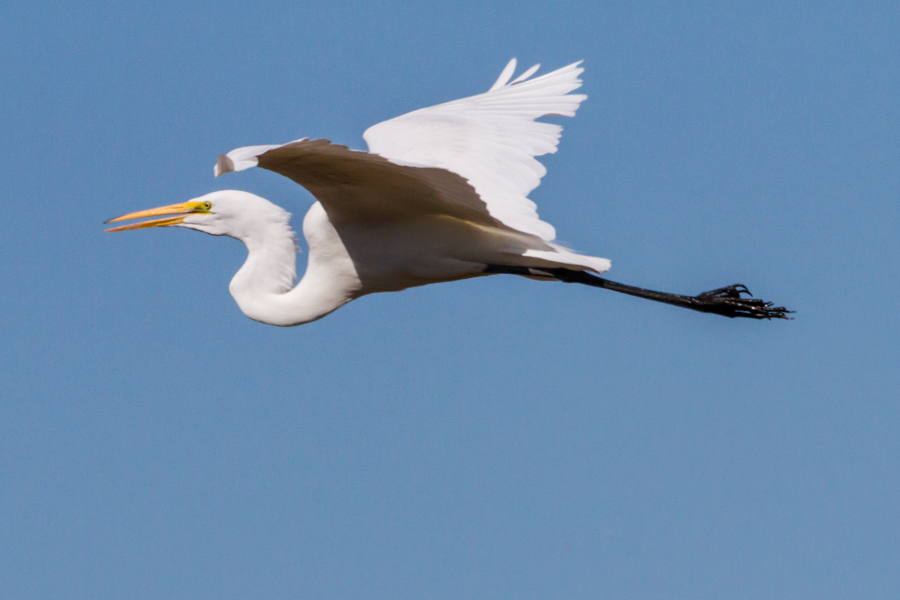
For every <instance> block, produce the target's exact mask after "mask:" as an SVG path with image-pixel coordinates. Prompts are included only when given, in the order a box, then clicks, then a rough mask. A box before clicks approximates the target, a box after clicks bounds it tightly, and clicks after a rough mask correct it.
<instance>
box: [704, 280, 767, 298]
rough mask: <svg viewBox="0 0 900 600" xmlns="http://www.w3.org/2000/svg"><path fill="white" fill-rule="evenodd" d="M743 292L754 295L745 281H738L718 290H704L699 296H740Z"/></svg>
mask: <svg viewBox="0 0 900 600" xmlns="http://www.w3.org/2000/svg"><path fill="white" fill-rule="evenodd" d="M741 294H747V295H748V296H750V297H752V296H753V294H751V293H750V290H748V289H747V286H746V285H744V284H743V283H736V284H734V285H729V286H727V287H723V288H719V289H717V290H710V291H708V292H703V293H702V294H700V295H699V296H697V297H698V298H740V297H741Z"/></svg>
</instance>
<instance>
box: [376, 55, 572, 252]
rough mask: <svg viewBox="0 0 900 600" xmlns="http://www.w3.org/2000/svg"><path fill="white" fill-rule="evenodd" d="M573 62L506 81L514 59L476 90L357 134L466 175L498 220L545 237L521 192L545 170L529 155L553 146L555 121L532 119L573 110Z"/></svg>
mask: <svg viewBox="0 0 900 600" xmlns="http://www.w3.org/2000/svg"><path fill="white" fill-rule="evenodd" d="M580 65H581V62H577V63H573V64H571V65H569V66H566V67H563V68H561V69H558V70H556V71H553V72H551V73H547V74H546V75H542V76H540V77H536V78H533V79H529V77H530V76H531V75H532V74H533V73H534V72H535V70H536V68H534V67H532V68H531V69H529V70H528V71H526V72H525V73H523V74H522V75H520V76H519V77H518V78H516V79H515V80H513V81H512V83H507V82H508V81H509V80H510V78H511V77H512V75H513V72H514V70H515V61H514V60H513V61H510V64H509V65H507V67H506V68H505V69H504V70H503V73H501V75H500V78H499V79H498V80H497V82H496V83H495V84H494V86H493V87H492V88H491V89H490V90H489V91H488V92H485V93H483V94H479V95H476V96H471V97H468V98H462V99H460V100H454V101H452V102H447V103H445V104H439V105H437V106H432V107H429V108H423V109H420V110H416V111H413V112H411V113H407V114H405V115H402V116H399V117H396V118H394V119H390V120H388V121H384V122H382V123H379V124H377V125H374V126H372V127H370V128H369V129H368V130H366V132H365V133H364V134H363V138H364V139H365V140H366V143H367V144H368V145H369V150H370V151H371V152H374V153H375V154H378V155H380V156H383V157H385V158H388V159H390V160H391V161H393V162H396V163H401V164H415V165H422V166H428V167H438V168H441V169H446V170H448V171H452V172H453V173H457V174H459V175H460V176H462V177H463V178H464V179H465V180H467V181H468V182H469V183H470V184H471V185H472V187H473V188H474V189H475V191H476V192H477V194H478V196H480V198H481V199H482V200H483V202H484V203H485V205H486V206H487V211H488V212H489V213H490V215H492V216H493V217H495V218H496V219H498V220H499V221H501V222H502V223H504V224H505V225H507V226H509V227H511V228H513V229H516V230H519V231H523V232H525V233H531V234H534V235H537V236H539V237H541V238H543V239H544V240H547V241H550V240H553V239H554V237H555V236H556V232H555V230H554V229H553V226H552V225H550V224H549V223H546V222H545V221H542V220H541V219H540V217H538V214H537V205H535V204H534V202H532V201H531V200H529V199H528V194H529V193H530V192H531V191H532V190H533V189H534V188H536V187H537V186H538V185H540V182H541V178H542V177H543V176H544V175H545V174H546V172H547V170H546V169H545V168H544V166H543V165H542V164H541V163H540V162H538V161H537V160H536V158H535V157H537V156H542V155H544V154H551V153H554V152H556V147H557V145H558V144H559V137H560V134H561V132H562V127H560V126H559V125H555V124H552V123H542V122H539V121H536V120H535V119H538V118H540V117H543V116H548V115H556V116H565V117H573V116H575V111H576V110H577V109H578V106H579V105H580V104H581V102H582V101H584V100H585V99H586V98H587V96H585V95H583V94H572V93H570V92H572V91H574V90H576V89H578V88H579V87H581V80H580V79H579V78H578V76H579V75H580V74H581V73H582V72H583V71H584V69H583V68H582V67H581V66H580Z"/></svg>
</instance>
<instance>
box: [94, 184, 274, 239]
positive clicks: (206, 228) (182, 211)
mask: <svg viewBox="0 0 900 600" xmlns="http://www.w3.org/2000/svg"><path fill="white" fill-rule="evenodd" d="M146 217H162V218H156V219H150V220H149V221H141V222H138V223H131V224H129V225H122V226H119V227H113V228H111V229H107V231H129V230H132V229H146V228H148V227H187V228H188V229H196V230H197V231H202V232H204V233H208V234H210V235H227V236H230V237H233V238H237V239H239V240H241V241H243V242H245V243H247V242H251V241H252V240H255V239H264V238H266V237H268V236H267V235H266V234H267V233H268V232H269V231H270V230H271V229H272V228H273V227H275V228H277V229H278V230H279V231H283V229H284V228H285V227H287V228H288V229H290V224H289V222H290V217H291V215H290V213H288V212H287V211H286V210H284V209H283V208H281V207H279V206H276V205H274V204H272V203H271V202H269V201H268V200H266V199H265V198H260V197H259V196H256V195H254V194H250V193H248V192H241V191H237V190H223V191H219V192H212V193H211V194H206V195H205V196H200V197H199V198H194V199H193V200H189V201H188V202H182V203H181V204H171V205H169V206H161V207H159V208H152V209H150V210H142V211H138V212H133V213H129V214H127V215H122V216H121V217H116V218H115V219H110V220H109V221H106V223H115V222H118V221H127V220H131V219H142V218H146Z"/></svg>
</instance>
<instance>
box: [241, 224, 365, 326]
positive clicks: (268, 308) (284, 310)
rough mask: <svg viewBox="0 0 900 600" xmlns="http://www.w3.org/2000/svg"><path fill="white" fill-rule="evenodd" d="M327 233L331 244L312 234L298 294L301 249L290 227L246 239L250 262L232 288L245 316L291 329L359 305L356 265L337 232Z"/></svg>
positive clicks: (243, 268)
mask: <svg viewBox="0 0 900 600" xmlns="http://www.w3.org/2000/svg"><path fill="white" fill-rule="evenodd" d="M311 212H312V211H311ZM328 225H329V226H330V225H331V223H328ZM304 229H306V223H305V222H304ZM325 233H326V235H325V236H324V237H325V238H327V239H315V238H314V239H310V236H309V235H307V240H308V241H309V243H310V249H309V261H308V264H307V268H306V273H305V274H304V275H303V279H302V280H301V281H300V283H298V284H297V286H296V287H294V288H293V289H291V286H292V285H293V283H294V278H295V266H296V258H297V255H296V253H297V247H296V243H295V241H294V232H293V231H292V230H291V229H290V227H289V226H287V225H286V224H285V225H284V226H282V227H278V226H273V227H269V228H267V229H266V231H265V233H264V235H262V236H257V237H255V238H254V239H253V240H249V239H244V240H242V241H243V242H244V243H245V244H246V246H247V250H248V254H247V260H246V261H245V262H244V265H243V266H242V267H241V269H240V270H239V271H238V272H237V273H236V274H235V276H234V278H233V279H232V280H231V285H230V286H229V291H230V292H231V295H232V296H233V297H234V299H235V301H236V302H237V304H238V307H240V309H241V311H242V312H243V313H244V314H245V315H247V316H248V317H250V318H251V319H253V320H255V321H260V322H262V323H268V324H269V325H278V326H281V327H290V326H292V325H302V324H303V323H309V322H311V321H315V320H316V319H321V318H322V317H324V316H325V315H327V314H329V313H331V312H333V311H335V310H337V309H338V308H340V307H341V306H343V305H344V304H346V303H347V302H349V301H351V300H353V298H355V297H356V295H357V294H356V292H357V291H358V290H359V287H360V285H359V278H358V277H357V275H356V269H355V267H354V266H353V261H352V260H350V257H349V255H347V252H346V249H344V247H343V244H341V243H340V238H339V237H338V236H337V234H336V233H334V231H333V228H331V231H330V232H325ZM329 233H333V235H327V234H329ZM316 237H321V236H316ZM323 242H324V244H323ZM323 245H324V246H325V247H324V248H323ZM335 245H337V246H339V248H336V247H335ZM323 250H324V251H323Z"/></svg>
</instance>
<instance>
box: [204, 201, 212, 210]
mask: <svg viewBox="0 0 900 600" xmlns="http://www.w3.org/2000/svg"><path fill="white" fill-rule="evenodd" d="M211 208H212V202H208V201H207V202H204V203H203V210H209V209H211Z"/></svg>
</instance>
